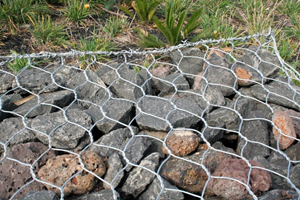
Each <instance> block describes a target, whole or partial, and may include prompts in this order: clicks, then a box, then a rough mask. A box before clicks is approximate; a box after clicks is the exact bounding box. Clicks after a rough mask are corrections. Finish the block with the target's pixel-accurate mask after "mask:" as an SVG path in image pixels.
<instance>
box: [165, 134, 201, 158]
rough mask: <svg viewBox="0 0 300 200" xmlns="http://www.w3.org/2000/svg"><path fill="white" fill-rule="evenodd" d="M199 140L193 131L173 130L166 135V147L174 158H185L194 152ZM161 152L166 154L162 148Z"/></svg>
mask: <svg viewBox="0 0 300 200" xmlns="http://www.w3.org/2000/svg"><path fill="white" fill-rule="evenodd" d="M199 142H200V138H199V136H198V135H197V134H195V133H194V132H193V131H189V130H174V131H172V132H171V133H169V134H168V135H167V140H166V146H167V147H168V148H169V150H170V151H171V153H172V154H174V155H176V156H186V155H188V154H190V153H192V152H193V151H195V150H196V149H197V147H198V145H199ZM163 152H164V153H165V154H168V151H167V149H165V147H163Z"/></svg>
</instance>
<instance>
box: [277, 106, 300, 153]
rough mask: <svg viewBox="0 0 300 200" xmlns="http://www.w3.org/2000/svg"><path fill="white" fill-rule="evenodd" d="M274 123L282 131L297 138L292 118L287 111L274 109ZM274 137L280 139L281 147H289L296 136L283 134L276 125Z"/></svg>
mask: <svg viewBox="0 0 300 200" xmlns="http://www.w3.org/2000/svg"><path fill="white" fill-rule="evenodd" d="M273 123H274V124H275V125H276V126H277V127H278V128H279V129H280V130H281V132H282V133H283V134H285V135H287V136H291V137H294V138H296V133H295V129H294V125H293V120H292V118H291V117H290V116H289V115H288V113H287V112H283V111H278V110H274V115H273ZM273 134H274V139H275V140H277V139H278V138H279V136H280V139H279V147H280V149H282V150H283V149H287V148H288V147H289V146H290V145H291V144H293V142H294V141H295V139H294V138H290V137H287V136H284V135H283V134H281V133H280V132H279V131H277V129H276V128H275V127H273Z"/></svg>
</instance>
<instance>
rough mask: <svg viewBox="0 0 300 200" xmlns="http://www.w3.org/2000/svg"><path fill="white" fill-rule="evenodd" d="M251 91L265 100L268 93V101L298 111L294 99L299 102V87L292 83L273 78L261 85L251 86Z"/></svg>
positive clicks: (299, 109)
mask: <svg viewBox="0 0 300 200" xmlns="http://www.w3.org/2000/svg"><path fill="white" fill-rule="evenodd" d="M268 91H269V92H268ZM251 92H252V94H253V95H254V96H255V97H256V98H257V99H259V100H262V101H266V97H267V95H268V94H269V95H268V103H274V104H278V105H281V106H285V107H288V108H293V109H296V110H298V111H300V107H299V106H298V105H297V104H296V103H294V101H295V102H297V103H298V104H299V103H300V94H299V93H300V89H299V88H298V87H296V86H293V85H292V84H290V85H289V84H287V83H285V82H282V81H281V80H274V81H272V82H271V83H269V84H265V85H263V86H262V85H254V86H252V87H251Z"/></svg>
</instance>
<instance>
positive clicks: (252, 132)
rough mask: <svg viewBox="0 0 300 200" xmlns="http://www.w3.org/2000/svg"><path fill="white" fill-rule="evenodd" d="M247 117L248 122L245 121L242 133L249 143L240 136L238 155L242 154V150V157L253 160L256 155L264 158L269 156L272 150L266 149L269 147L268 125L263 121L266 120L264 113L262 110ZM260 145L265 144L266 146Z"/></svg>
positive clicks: (250, 113)
mask: <svg viewBox="0 0 300 200" xmlns="http://www.w3.org/2000/svg"><path fill="white" fill-rule="evenodd" d="M245 117H246V118H247V120H244V122H243V124H242V127H241V131H240V133H241V135H242V136H244V137H246V138H247V140H249V141H247V143H246V141H245V139H243V138H242V137H241V136H240V137H239V141H238V146H237V153H238V154H241V150H242V149H243V155H242V156H243V157H245V158H247V159H252V158H253V157H254V156H256V155H261V156H264V157H267V156H269V155H270V149H269V148H267V147H265V146H269V131H268V123H267V122H266V121H264V120H262V119H261V118H264V113H263V112H262V111H260V110H256V111H250V112H249V114H247V115H246V116H245ZM255 118H260V119H255ZM248 120H249V121H248ZM253 142H255V143H253ZM260 143H262V144H264V145H265V146H263V145H262V144H260Z"/></svg>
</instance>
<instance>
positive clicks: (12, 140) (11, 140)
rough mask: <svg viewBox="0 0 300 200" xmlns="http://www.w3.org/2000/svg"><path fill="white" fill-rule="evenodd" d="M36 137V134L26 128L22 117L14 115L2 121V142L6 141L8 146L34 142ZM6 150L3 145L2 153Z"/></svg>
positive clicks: (0, 148)
mask: <svg viewBox="0 0 300 200" xmlns="http://www.w3.org/2000/svg"><path fill="white" fill-rule="evenodd" d="M35 139H36V136H35V134H34V133H33V132H32V131H31V130H29V129H27V128H25V126H24V125H23V122H22V119H21V118H19V117H18V118H17V117H13V118H8V119H5V120H3V121H2V122H1V123H0V142H2V143H3V144H5V143H6V145H7V146H12V145H15V144H20V143H26V142H32V141H34V140H35ZM3 151H4V149H3V146H2V145H1V146H0V153H2V152H3Z"/></svg>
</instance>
